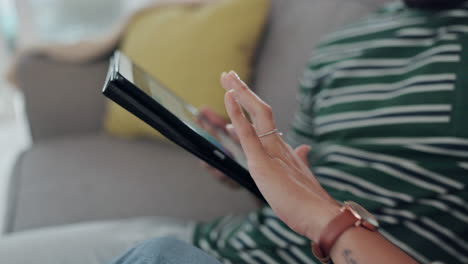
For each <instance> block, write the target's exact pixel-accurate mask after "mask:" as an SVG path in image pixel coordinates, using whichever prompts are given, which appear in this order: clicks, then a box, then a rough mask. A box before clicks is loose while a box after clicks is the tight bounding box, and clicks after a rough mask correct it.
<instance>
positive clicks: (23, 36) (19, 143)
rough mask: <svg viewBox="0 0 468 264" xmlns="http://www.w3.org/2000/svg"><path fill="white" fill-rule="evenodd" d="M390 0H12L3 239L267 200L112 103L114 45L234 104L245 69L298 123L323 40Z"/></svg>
mask: <svg viewBox="0 0 468 264" xmlns="http://www.w3.org/2000/svg"><path fill="white" fill-rule="evenodd" d="M161 1H163V2H164V5H162V6H158V5H156V6H153V5H152V4H153V2H161ZM386 1H391V0H0V236H1V235H2V233H3V234H13V233H15V232H19V231H25V230H31V229H37V228H43V227H49V226H60V225H65V224H71V223H83V224H85V223H86V222H89V221H96V220H109V219H110V220H112V219H121V218H128V217H142V216H151V215H163V216H172V217H177V218H182V219H196V220H211V219H213V218H214V217H217V216H222V215H226V214H238V213H243V212H248V211H251V210H253V209H254V208H256V203H254V202H252V197H251V196H250V195H249V194H248V193H247V192H245V191H240V192H236V191H233V190H228V189H225V188H223V187H221V185H220V184H219V183H218V182H216V181H214V180H213V179H212V178H211V177H209V176H208V175H207V172H206V170H205V169H203V168H202V167H201V166H200V164H199V160H198V159H197V158H196V157H194V156H193V155H190V154H189V153H187V152H186V151H184V150H183V149H181V148H179V147H176V146H174V145H172V144H168V141H167V140H163V139H162V138H161V137H160V135H158V134H156V133H155V132H154V129H152V128H150V127H149V126H145V125H144V124H143V123H142V122H141V121H139V120H137V119H136V118H134V117H133V116H132V115H131V114H129V113H127V112H126V111H124V110H122V109H121V108H120V107H118V106H117V105H115V104H112V103H111V102H109V101H106V100H105V98H104V96H103V95H102V93H101V90H102V85H103V83H104V79H105V76H106V73H107V71H108V66H109V59H110V56H111V54H112V53H113V51H114V50H115V49H117V48H118V49H121V50H122V51H123V52H124V53H126V54H127V55H128V56H129V57H130V58H132V60H133V61H134V62H135V63H136V64H138V65H139V66H141V67H142V68H143V69H145V70H146V71H147V72H148V73H149V74H151V75H153V76H155V77H157V79H159V80H160V81H161V83H164V84H165V85H166V86H167V87H168V88H170V89H171V90H172V91H173V92H174V93H176V94H177V95H179V96H180V97H182V98H183V99H184V100H186V101H188V102H189V103H191V104H192V105H194V106H196V107H200V106H201V105H209V106H210V107H211V108H212V109H214V110H215V111H216V112H218V113H219V114H221V115H222V114H225V113H224V101H223V95H224V90H223V89H221V87H220V84H219V75H220V73H221V72H222V71H229V70H236V71H237V72H238V73H239V75H240V76H241V77H242V78H243V79H245V80H247V81H248V82H249V84H251V86H252V88H253V89H254V90H255V91H256V92H257V94H259V96H260V97H262V98H263V99H264V100H265V101H266V102H268V103H269V104H270V105H272V107H273V110H274V112H275V113H274V114H275V119H276V124H277V126H278V128H279V129H280V130H281V131H283V132H287V131H288V130H289V129H290V122H291V120H292V118H293V114H294V111H295V109H296V106H297V104H296V89H297V87H298V83H299V78H300V77H301V76H302V72H303V69H304V65H306V64H307V62H308V60H309V57H310V54H311V52H312V50H313V48H314V46H315V45H316V44H317V42H318V41H319V39H320V38H321V37H322V36H323V35H325V34H327V33H328V32H330V31H332V30H334V29H336V28H337V27H340V26H342V25H346V24H347V23H348V22H349V21H352V20H355V19H357V18H360V17H362V16H363V15H365V14H367V13H368V12H370V11H371V10H374V9H375V8H377V7H378V6H380V5H381V4H382V3H383V2H386ZM148 5H151V6H148ZM143 7H146V8H145V11H144V12H135V11H137V10H140V9H141V8H143ZM126 22H128V23H126ZM124 25H125V26H124ZM119 30H120V31H119ZM114 32H120V34H113V33H114ZM99 40H101V41H99ZM93 41H94V42H93ZM13 66H15V67H13ZM11 70H12V71H11ZM7 72H8V73H14V74H8V76H9V77H10V78H8V80H7V78H6V76H7V74H6V73H7ZM12 77H13V78H12ZM181 164H183V166H181ZM213 197H216V199H213ZM188 201H189V202H188Z"/></svg>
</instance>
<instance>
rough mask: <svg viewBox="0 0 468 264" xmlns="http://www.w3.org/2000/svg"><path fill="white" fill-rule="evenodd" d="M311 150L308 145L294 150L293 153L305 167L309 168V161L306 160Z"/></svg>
mask: <svg viewBox="0 0 468 264" xmlns="http://www.w3.org/2000/svg"><path fill="white" fill-rule="evenodd" d="M311 149H312V147H311V146H309V145H300V146H299V147H297V148H296V149H295V150H294V152H295V153H296V154H297V155H298V156H299V158H300V159H301V160H302V162H303V163H304V164H305V165H306V166H307V167H309V159H308V158H307V155H308V154H309V152H310V150H311Z"/></svg>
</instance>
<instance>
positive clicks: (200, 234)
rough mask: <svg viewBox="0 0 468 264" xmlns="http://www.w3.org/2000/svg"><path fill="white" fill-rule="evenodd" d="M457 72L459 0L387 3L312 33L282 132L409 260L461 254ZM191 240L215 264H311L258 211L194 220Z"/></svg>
mask: <svg viewBox="0 0 468 264" xmlns="http://www.w3.org/2000/svg"><path fill="white" fill-rule="evenodd" d="M465 71H466V72H468V4H467V5H466V6H465V7H461V8H459V9H453V10H444V11H439V12H435V11H420V10H410V9H408V8H406V7H405V6H404V5H403V4H401V3H393V4H390V5H387V6H386V7H385V8H383V9H381V10H379V11H377V12H376V13H374V14H372V15H370V16H368V17H366V18H364V19H362V20H360V21H358V22H357V23H355V24H353V25H350V26H347V27H344V28H342V29H341V30H339V31H337V32H335V33H332V34H330V35H328V36H327V37H325V38H324V39H323V41H322V42H321V44H320V45H319V47H318V49H317V51H316V53H315V54H314V56H313V57H312V58H311V60H310V64H309V66H308V68H307V69H306V71H305V74H304V77H303V78H302V80H301V87H300V90H299V96H298V100H299V104H300V109H299V111H298V112H297V113H296V115H295V120H294V122H293V129H292V131H291V133H289V135H288V140H289V143H291V144H292V145H293V146H297V145H299V144H311V145H313V146H314V153H313V155H311V164H312V170H313V172H314V174H315V175H316V177H317V178H318V179H319V181H320V182H321V184H322V185H323V186H324V187H325V188H326V189H327V191H328V192H329V193H330V194H331V195H332V196H333V197H334V198H335V199H337V200H338V201H346V200H352V201H356V202H357V203H359V204H361V205H363V206H364V207H366V208H367V209H369V211H371V212H372V213H374V214H375V216H376V217H377V218H378V220H379V221H380V223H381V226H382V228H381V229H380V232H381V234H382V235H383V236H385V237H386V238H387V239H389V240H390V241H391V242H393V243H394V244H395V245H397V246H398V247H400V248H401V249H402V250H404V251H406V252H407V253H408V254H410V255H411V256H413V257H414V258H415V259H416V260H418V261H419V262H421V263H431V262H435V261H441V262H443V263H447V264H448V263H468V203H467V201H468V191H467V188H466V184H468V117H465V116H464V113H468V75H467V74H465ZM465 109H466V110H465ZM291 206H294V205H291ZM311 213H313V212H311ZM195 243H196V245H197V246H199V247H200V248H202V249H204V250H206V251H208V252H209V253H211V254H213V255H214V256H216V257H217V258H218V259H220V260H221V261H222V262H223V263H254V264H257V263H260V264H263V263H272V264H275V263H292V264H294V263H318V262H317V261H315V260H314V257H313V255H312V252H311V250H310V241H308V240H307V239H305V238H303V237H301V236H299V235H297V234H295V233H294V232H293V231H291V230H290V229H289V228H288V227H287V226H286V225H284V224H283V223H282V222H281V221H280V220H279V219H278V218H277V217H276V216H275V215H274V214H273V212H272V211H271V209H269V208H265V209H263V210H261V211H259V212H255V213H251V214H249V215H248V216H244V217H224V218H221V219H218V220H216V221H214V222H211V223H208V224H199V225H198V227H197V230H196V236H195Z"/></svg>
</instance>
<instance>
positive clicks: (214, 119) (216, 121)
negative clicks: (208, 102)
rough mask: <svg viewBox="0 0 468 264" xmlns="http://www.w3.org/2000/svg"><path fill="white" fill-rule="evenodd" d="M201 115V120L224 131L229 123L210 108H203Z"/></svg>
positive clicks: (200, 111)
mask: <svg viewBox="0 0 468 264" xmlns="http://www.w3.org/2000/svg"><path fill="white" fill-rule="evenodd" d="M199 115H200V117H201V118H205V119H206V120H207V121H208V122H210V123H211V124H213V125H215V126H217V127H219V128H221V129H224V127H225V126H226V124H227V123H228V121H227V120H225V119H224V118H222V117H221V116H220V115H218V114H217V113H216V112H215V111H213V109H211V108H210V107H208V106H203V107H201V108H200V110H199Z"/></svg>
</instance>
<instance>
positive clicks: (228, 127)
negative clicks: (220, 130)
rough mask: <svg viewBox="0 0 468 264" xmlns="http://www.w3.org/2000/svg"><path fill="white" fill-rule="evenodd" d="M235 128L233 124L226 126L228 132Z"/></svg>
mask: <svg viewBox="0 0 468 264" xmlns="http://www.w3.org/2000/svg"><path fill="white" fill-rule="evenodd" d="M233 128H234V126H233V125H232V124H227V125H226V130H231V129H233Z"/></svg>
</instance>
